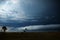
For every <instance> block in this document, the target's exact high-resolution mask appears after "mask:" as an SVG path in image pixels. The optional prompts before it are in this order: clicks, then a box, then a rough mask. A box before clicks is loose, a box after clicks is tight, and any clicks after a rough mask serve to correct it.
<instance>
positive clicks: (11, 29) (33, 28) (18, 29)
mask: <svg viewBox="0 0 60 40" xmlns="http://www.w3.org/2000/svg"><path fill="white" fill-rule="evenodd" d="M25 28H27V32H29V31H31V32H32V31H33V32H36V30H37V31H38V30H39V31H45V30H46V31H49V30H50V31H53V30H54V31H57V30H58V31H59V29H57V28H60V24H50V25H30V26H25V27H7V29H8V30H7V32H23V31H24V30H25ZM54 28H56V29H57V30H56V29H54ZM47 29H48V30H47ZM51 29H52V30H51ZM0 30H1V26H0Z"/></svg>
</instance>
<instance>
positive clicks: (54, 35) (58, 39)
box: [0, 32, 60, 40]
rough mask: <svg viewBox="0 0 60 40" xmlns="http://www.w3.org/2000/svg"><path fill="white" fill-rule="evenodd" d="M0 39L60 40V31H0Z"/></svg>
mask: <svg viewBox="0 0 60 40" xmlns="http://www.w3.org/2000/svg"><path fill="white" fill-rule="evenodd" d="M0 40H60V32H6V33H3V32H0Z"/></svg>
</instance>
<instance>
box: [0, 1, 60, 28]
mask: <svg viewBox="0 0 60 40" xmlns="http://www.w3.org/2000/svg"><path fill="white" fill-rule="evenodd" d="M59 8H60V7H59V1H58V0H0V26H3V25H5V26H9V27H25V26H29V25H48V24H60V14H59Z"/></svg>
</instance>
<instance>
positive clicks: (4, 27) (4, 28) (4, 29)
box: [2, 26, 27, 32]
mask: <svg viewBox="0 0 60 40" xmlns="http://www.w3.org/2000/svg"><path fill="white" fill-rule="evenodd" d="M2 30H3V32H6V30H7V27H6V26H3V27H2ZM26 30H27V28H25V30H24V32H26Z"/></svg>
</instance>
